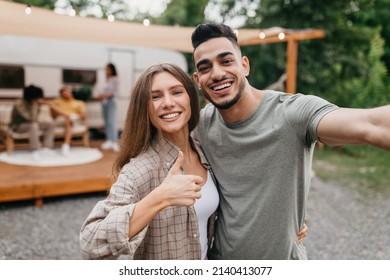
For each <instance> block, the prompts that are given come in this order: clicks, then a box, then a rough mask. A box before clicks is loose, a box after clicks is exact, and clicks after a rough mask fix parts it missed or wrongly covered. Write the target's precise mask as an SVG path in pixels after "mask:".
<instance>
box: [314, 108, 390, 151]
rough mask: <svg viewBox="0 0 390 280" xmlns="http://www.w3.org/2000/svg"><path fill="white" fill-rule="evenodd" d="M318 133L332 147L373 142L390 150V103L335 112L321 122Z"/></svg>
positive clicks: (322, 140) (371, 143)
mask: <svg viewBox="0 0 390 280" xmlns="http://www.w3.org/2000/svg"><path fill="white" fill-rule="evenodd" d="M317 135H318V138H319V140H320V141H321V142H323V143H325V144H328V145H331V146H340V145H345V144H351V145H364V144H370V145H374V146H377V147H380V148H383V149H387V150H390V105H387V106H382V107H377V108H372V109H347V108H340V109H337V110H335V111H332V112H330V113H328V114H327V115H325V116H324V117H323V118H322V119H321V121H320V122H319V124H318V127H317Z"/></svg>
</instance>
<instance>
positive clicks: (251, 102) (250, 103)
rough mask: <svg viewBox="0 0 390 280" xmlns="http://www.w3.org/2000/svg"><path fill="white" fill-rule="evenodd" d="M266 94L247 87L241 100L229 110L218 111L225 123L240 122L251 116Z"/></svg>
mask: <svg viewBox="0 0 390 280" xmlns="http://www.w3.org/2000/svg"><path fill="white" fill-rule="evenodd" d="M263 96H264V92H263V91H261V90H258V89H255V88H254V87H252V86H250V85H249V84H247V85H246V87H245V90H244V92H243V93H242V96H241V98H240V100H238V102H237V103H236V104H234V105H233V106H232V107H231V108H229V109H227V110H218V111H219V113H220V114H221V116H222V118H223V119H224V121H226V122H229V123H234V122H240V121H243V120H245V119H247V118H248V117H249V116H251V115H252V114H253V113H254V112H255V111H256V109H257V107H258V106H259V104H260V102H261V100H262V99H263Z"/></svg>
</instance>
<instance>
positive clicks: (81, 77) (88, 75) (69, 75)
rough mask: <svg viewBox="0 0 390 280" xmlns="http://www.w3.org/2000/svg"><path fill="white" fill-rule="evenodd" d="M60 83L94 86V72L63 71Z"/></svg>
mask: <svg viewBox="0 0 390 280" xmlns="http://www.w3.org/2000/svg"><path fill="white" fill-rule="evenodd" d="M62 81H63V82H64V83H66V84H85V85H94V84H95V83H96V71H95V70H78V69H63V70H62Z"/></svg>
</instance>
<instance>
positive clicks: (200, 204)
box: [194, 171, 219, 260]
mask: <svg viewBox="0 0 390 280" xmlns="http://www.w3.org/2000/svg"><path fill="white" fill-rule="evenodd" d="M200 192H201V194H202V197H201V198H200V199H198V200H196V202H195V204H194V208H195V212H196V216H197V217H198V224H199V235H200V236H199V239H200V245H201V248H202V259H203V260H204V259H205V258H206V256H207V221H208V219H209V217H210V216H211V214H213V213H214V212H215V210H217V207H218V204H219V195H218V191H217V187H216V186H215V184H214V181H213V179H212V178H211V174H210V172H209V171H207V181H206V183H205V184H204V185H203V187H202V190H201V191H200Z"/></svg>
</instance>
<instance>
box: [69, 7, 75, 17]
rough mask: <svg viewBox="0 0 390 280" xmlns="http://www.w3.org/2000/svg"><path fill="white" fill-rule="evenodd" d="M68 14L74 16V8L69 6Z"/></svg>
mask: <svg viewBox="0 0 390 280" xmlns="http://www.w3.org/2000/svg"><path fill="white" fill-rule="evenodd" d="M69 15H70V16H71V17H74V16H75V15H76V10H75V9H73V8H71V9H70V11H69Z"/></svg>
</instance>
